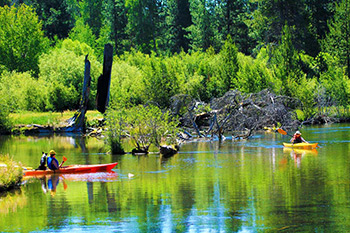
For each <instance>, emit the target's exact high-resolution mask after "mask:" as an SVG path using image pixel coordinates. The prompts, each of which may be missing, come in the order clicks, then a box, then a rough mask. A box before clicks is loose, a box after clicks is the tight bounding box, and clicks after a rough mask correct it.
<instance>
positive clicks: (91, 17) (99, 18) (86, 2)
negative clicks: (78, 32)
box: [79, 0, 104, 38]
mask: <svg viewBox="0 0 350 233" xmlns="http://www.w3.org/2000/svg"><path fill="white" fill-rule="evenodd" d="M103 1H104V0H83V1H81V2H80V3H79V8H80V14H81V17H82V18H83V20H84V21H83V22H84V23H87V24H88V25H89V27H90V28H91V30H92V32H93V33H94V35H95V36H96V38H98V36H99V34H100V29H101V28H102V25H103V15H102V10H103Z"/></svg>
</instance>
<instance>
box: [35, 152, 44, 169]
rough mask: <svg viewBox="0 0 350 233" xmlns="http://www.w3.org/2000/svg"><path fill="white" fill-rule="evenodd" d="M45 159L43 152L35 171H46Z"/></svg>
mask: <svg viewBox="0 0 350 233" xmlns="http://www.w3.org/2000/svg"><path fill="white" fill-rule="evenodd" d="M46 158H47V154H46V153H45V152H43V154H42V156H41V159H40V165H39V167H38V168H37V169H35V170H44V171H45V170H46Z"/></svg>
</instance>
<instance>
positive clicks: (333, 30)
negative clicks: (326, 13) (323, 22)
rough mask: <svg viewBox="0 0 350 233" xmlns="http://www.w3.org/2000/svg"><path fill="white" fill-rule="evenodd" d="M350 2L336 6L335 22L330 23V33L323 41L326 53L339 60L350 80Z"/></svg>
mask: <svg viewBox="0 0 350 233" xmlns="http://www.w3.org/2000/svg"><path fill="white" fill-rule="evenodd" d="M349 22H350V0H343V1H342V2H341V3H340V4H337V5H336V12H335V15H334V18H333V20H330V21H329V23H328V26H329V33H328V34H327V36H326V39H325V40H324V41H323V49H324V51H326V52H328V53H330V54H331V55H333V56H335V57H336V58H338V59H339V63H340V65H341V66H342V67H344V68H345V70H346V75H347V76H348V78H350V23H349Z"/></svg>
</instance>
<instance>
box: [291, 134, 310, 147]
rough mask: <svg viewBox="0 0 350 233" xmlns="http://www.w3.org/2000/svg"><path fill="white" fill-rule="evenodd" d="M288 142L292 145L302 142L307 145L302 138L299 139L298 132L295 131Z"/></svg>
mask: <svg viewBox="0 0 350 233" xmlns="http://www.w3.org/2000/svg"><path fill="white" fill-rule="evenodd" d="M290 142H291V143H293V144H296V143H302V142H305V143H308V142H307V141H305V139H304V138H302V137H301V133H300V131H296V132H295V134H294V135H293V137H292V138H291V139H290Z"/></svg>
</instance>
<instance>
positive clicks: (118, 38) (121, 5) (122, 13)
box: [111, 0, 128, 55]
mask: <svg viewBox="0 0 350 233" xmlns="http://www.w3.org/2000/svg"><path fill="white" fill-rule="evenodd" d="M111 22H112V32H111V33H112V35H111V37H112V39H113V41H114V46H115V51H116V54H118V55H121V54H122V53H123V52H124V51H125V50H126V49H127V48H126V44H127V42H126V41H127V39H128V35H127V33H126V26H127V23H128V17H127V8H126V6H125V0H115V1H114V3H113V5H112V20H111Z"/></svg>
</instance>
